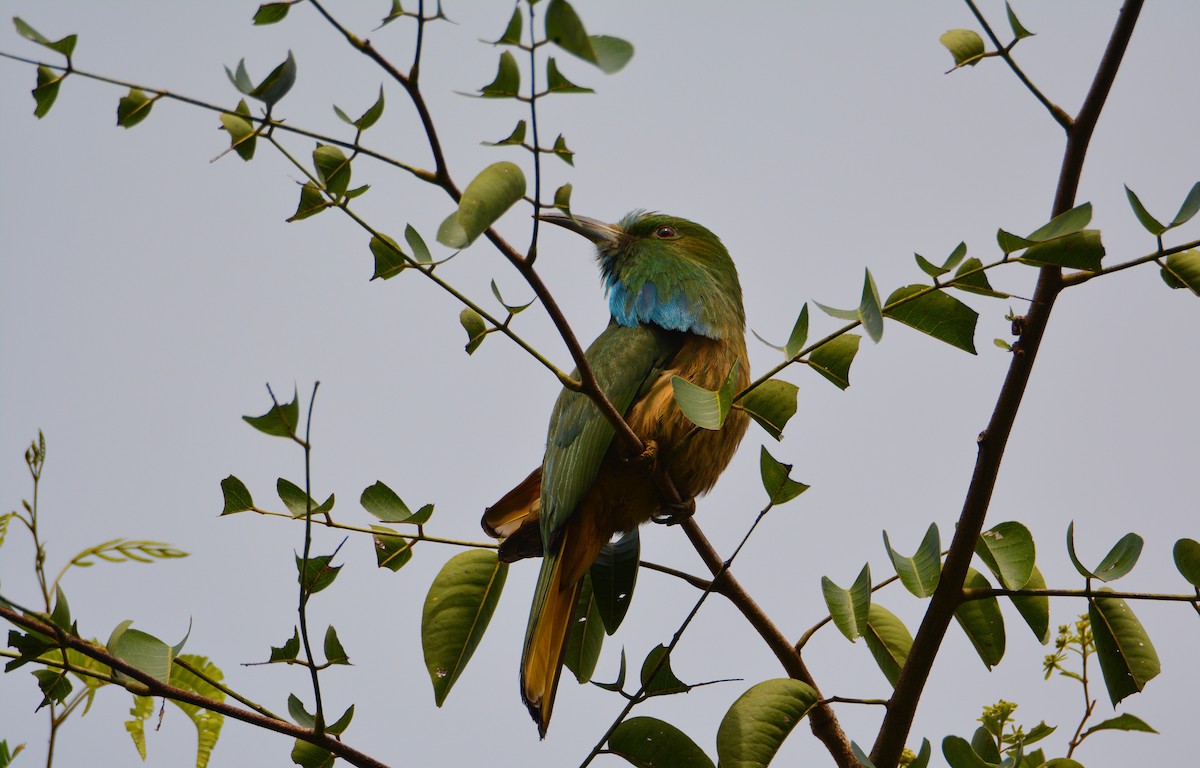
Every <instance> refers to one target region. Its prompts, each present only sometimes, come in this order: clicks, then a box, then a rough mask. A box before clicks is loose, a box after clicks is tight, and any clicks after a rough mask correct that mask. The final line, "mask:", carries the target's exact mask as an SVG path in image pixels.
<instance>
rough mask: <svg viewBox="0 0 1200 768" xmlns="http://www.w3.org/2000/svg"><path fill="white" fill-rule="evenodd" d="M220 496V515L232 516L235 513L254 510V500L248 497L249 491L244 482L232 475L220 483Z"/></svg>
mask: <svg viewBox="0 0 1200 768" xmlns="http://www.w3.org/2000/svg"><path fill="white" fill-rule="evenodd" d="M221 494H222V496H223V497H224V509H223V510H221V514H222V515H233V514H235V512H247V511H250V510H252V509H254V499H253V498H251V496H250V490H248V488H247V487H246V484H244V482H242V481H241V480H239V479H238V478H235V476H233V475H229V476H228V478H226V479H224V480H222V481H221Z"/></svg>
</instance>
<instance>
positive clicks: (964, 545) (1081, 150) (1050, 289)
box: [871, 0, 1143, 768]
mask: <svg viewBox="0 0 1200 768" xmlns="http://www.w3.org/2000/svg"><path fill="white" fill-rule="evenodd" d="M1142 2H1143V0H1128V1H1127V2H1126V4H1125V6H1124V7H1123V8H1122V9H1121V11H1120V15H1119V16H1118V18H1117V22H1116V24H1115V25H1114V28H1113V32H1112V36H1111V37H1110V39H1109V42H1108V47H1107V48H1106V50H1105V52H1104V56H1103V58H1102V59H1101V62H1100V66H1099V67H1098V69H1097V71H1096V76H1095V78H1094V80H1093V82H1092V86H1091V88H1090V90H1089V91H1088V95H1087V97H1086V98H1085V99H1084V103H1083V106H1082V108H1081V109H1080V111H1079V116H1078V117H1077V118H1076V119H1075V120H1074V121H1073V122H1072V124H1071V127H1070V128H1069V129H1068V131H1067V147H1066V152H1065V155H1064V157H1063V162H1062V168H1061V171H1060V173H1059V181H1058V189H1057V192H1056V194H1055V198H1054V207H1053V211H1052V213H1053V215H1058V214H1060V213H1062V212H1064V211H1067V210H1069V209H1070V208H1071V207H1072V206H1073V203H1074V200H1075V193H1076V191H1077V189H1078V188H1079V178H1080V176H1081V174H1082V171H1083V162H1084V159H1085V158H1086V156H1087V148H1088V144H1089V142H1090V140H1091V137H1092V133H1093V132H1094V130H1095V127H1096V121H1097V120H1098V119H1099V117H1100V112H1101V110H1102V109H1103V107H1104V101H1105V99H1106V98H1107V96H1108V93H1109V91H1110V90H1111V88H1112V83H1113V80H1114V79H1115V78H1116V75H1117V70H1118V69H1119V68H1120V64H1121V59H1122V57H1123V55H1124V53H1125V50H1126V47H1127V46H1128V44H1129V39H1130V37H1131V36H1132V34H1133V29H1134V26H1135V25H1136V24H1137V18H1138V14H1139V13H1140V12H1141V8H1142ZM1062 285H1063V283H1062V270H1061V269H1059V268H1054V267H1044V268H1043V269H1042V270H1041V273H1040V275H1039V277H1038V282H1037V288H1036V289H1035V292H1034V296H1033V304H1032V306H1031V307H1030V310H1029V314H1028V315H1027V317H1026V323H1025V331H1024V333H1023V334H1022V335H1021V338H1020V339H1019V340H1018V341H1017V342H1016V344H1014V345H1013V348H1014V354H1013V359H1012V362H1011V363H1010V364H1009V369H1008V374H1007V375H1006V376H1005V379H1004V384H1003V385H1002V387H1001V389H1000V395H999V397H998V398H997V401H996V407H995V409H994V410H993V411H992V417H991V419H990V420H989V422H988V426H987V428H986V429H985V430H984V431H983V432H982V433H981V434H980V435H979V440H978V455H977V458H976V463H975V470H974V472H973V474H972V477H971V483H970V486H969V488H968V490H967V495H966V498H965V500H964V502H963V509H962V513H961V515H960V516H959V519H958V524H957V527H956V529H955V534H954V539H953V541H952V543H951V545H950V551H949V554H948V555H947V556H946V562H945V565H944V566H943V568H942V576H941V581H940V582H939V584H938V588H937V591H936V592H934V595H933V598H932V599H931V600H930V603H929V608H928V609H927V610H926V612H925V618H924V619H923V620H922V622H921V626H920V627H919V628H918V630H917V635H916V637H915V638H914V639H913V645H912V649H911V650H910V651H909V654H908V658H907V660H906V661H905V663H904V667H903V668H902V669H901V671H900V677H899V679H898V680H897V681H896V686H895V690H894V691H893V693H892V698H891V704H890V706H889V707H888V711H887V714H886V715H885V716H884V718H883V723H882V725H881V727H880V730H879V735H878V737H877V738H876V741H875V746H874V748H873V749H872V751H871V759H872V761H873V762H874V763H875V765H876V766H878V768H894V766H896V764H897V762H898V761H899V759H900V753H901V751H902V750H903V749H904V742H905V739H906V738H907V737H908V733H909V731H910V729H911V728H912V721H913V716H914V715H915V714H916V711H917V705H918V703H919V702H920V699H921V693H922V691H923V690H924V688H925V682H926V681H927V680H928V679H929V673H930V670H931V669H932V668H933V662H934V659H935V658H936V656H937V653H938V650H939V649H940V647H941V644H942V639H943V638H944V637H945V634H946V629H947V628H948V627H949V625H950V621H951V620H952V618H953V617H954V611H955V609H957V608H958V605H959V603H960V602H961V601H962V587H963V582H964V580H965V579H966V574H967V568H968V566H969V565H970V563H971V557H972V554H973V553H974V549H975V542H976V540H977V539H978V538H979V533H980V531H981V530H982V529H983V522H984V519H985V518H986V516H987V511H988V506H989V505H990V503H991V498H992V491H993V489H994V488H995V485H996V477H997V475H998V474H999V471H1000V463H1001V459H1002V458H1003V456H1004V449H1005V446H1006V445H1007V443H1008V438H1009V436H1010V435H1011V433H1012V428H1013V423H1014V421H1015V420H1016V417H1017V411H1018V409H1019V408H1020V405H1021V400H1022V399H1023V397H1024V395H1025V388H1026V386H1027V385H1028V383H1029V376H1030V373H1031V372H1032V369H1033V363H1034V360H1035V359H1036V357H1037V352H1038V348H1039V346H1040V344H1041V341H1042V336H1043V334H1044V333H1045V330H1046V325H1047V323H1048V322H1049V320H1050V312H1051V310H1052V309H1053V307H1054V301H1055V299H1056V298H1057V297H1058V293H1059V291H1061V290H1062Z"/></svg>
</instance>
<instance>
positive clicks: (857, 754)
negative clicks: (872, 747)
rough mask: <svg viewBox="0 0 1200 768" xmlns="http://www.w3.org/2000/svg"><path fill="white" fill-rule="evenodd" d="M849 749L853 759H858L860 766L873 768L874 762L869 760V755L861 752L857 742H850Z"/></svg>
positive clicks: (861, 767)
mask: <svg viewBox="0 0 1200 768" xmlns="http://www.w3.org/2000/svg"><path fill="white" fill-rule="evenodd" d="M850 751H851V752H852V753H853V754H854V759H855V760H857V761H858V764H859V766H860V768H875V763H873V762H871V757H870V755H868V754H867V753H866V752H863V750H862V747H860V746H858V742H856V741H851V742H850Z"/></svg>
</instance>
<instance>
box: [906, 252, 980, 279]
mask: <svg viewBox="0 0 1200 768" xmlns="http://www.w3.org/2000/svg"><path fill="white" fill-rule="evenodd" d="M966 255H967V244H966V243H959V244H958V245H956V246H955V247H954V250H953V251H952V252H951V253H950V255H949V256H948V257H946V261H945V263H944V264H942V266H940V267H939V266H937V265H936V264H933V263H932V262H930V261H928V260H927V259H926V258H925V257H924V256H922V255H921V254H919V253H914V254H913V256H915V257H916V259H917V266H918V267H920V269H921V271H922V272H924V273H925V274H927V275H929V276H930V277H932V278H934V279H935V280H936V279H937V278H939V277H941V276H942V275H944V274H946V273H947V272H949V271H950V270H952V269H954V268H955V267H957V266H958V263H959V262H960V261H962V260H963V257H964V256H966Z"/></svg>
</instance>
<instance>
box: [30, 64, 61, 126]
mask: <svg viewBox="0 0 1200 768" xmlns="http://www.w3.org/2000/svg"><path fill="white" fill-rule="evenodd" d="M64 79H66V75H60V74H58V73H57V72H55V71H54V70H52V69H50V68H49V67H46V66H39V67H38V68H37V86H36V87H35V88H34V89H33V90H32V91H31V93H32V94H33V101H34V104H35V106H34V108H33V115H34V117H36V118H38V119H39V120H40V119H41V118H43V117H45V116H46V115H47V114H48V113H49V112H50V108H51V107H53V106H54V100H55V99H57V98H58V88H59V86H60V85H62V81H63V80H64Z"/></svg>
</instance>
